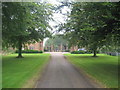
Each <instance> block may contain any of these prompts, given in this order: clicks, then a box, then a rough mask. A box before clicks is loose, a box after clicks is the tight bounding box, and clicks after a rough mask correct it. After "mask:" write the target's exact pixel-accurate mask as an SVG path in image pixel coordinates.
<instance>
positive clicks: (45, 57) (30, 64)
mask: <svg viewBox="0 0 120 90" xmlns="http://www.w3.org/2000/svg"><path fill="white" fill-rule="evenodd" d="M16 56H17V55H16V54H12V55H7V56H3V59H2V64H3V66H2V69H3V72H2V79H3V81H2V83H3V85H2V87H3V88H22V87H27V88H30V87H31V86H34V85H33V84H35V82H36V78H37V77H38V76H39V75H40V72H42V69H43V67H44V66H45V64H47V62H48V61H49V57H50V54H23V56H24V58H15V57H16ZM31 84H32V85H31Z"/></svg>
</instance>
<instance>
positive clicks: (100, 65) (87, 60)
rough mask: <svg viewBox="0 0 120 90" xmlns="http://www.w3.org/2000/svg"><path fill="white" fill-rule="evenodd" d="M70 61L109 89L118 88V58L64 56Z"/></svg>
mask: <svg viewBox="0 0 120 90" xmlns="http://www.w3.org/2000/svg"><path fill="white" fill-rule="evenodd" d="M64 55H65V56H66V57H67V58H68V60H69V61H70V62H71V63H72V64H74V65H75V66H77V67H78V68H80V69H82V70H84V72H85V73H86V74H88V75H90V77H92V78H94V79H95V80H96V81H98V82H99V83H101V84H102V85H104V86H105V87H107V88H118V57H117V56H108V55H104V54H98V57H91V56H92V54H64Z"/></svg>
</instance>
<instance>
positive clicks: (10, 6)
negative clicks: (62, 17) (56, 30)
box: [2, 2, 52, 58]
mask: <svg viewBox="0 0 120 90" xmlns="http://www.w3.org/2000/svg"><path fill="white" fill-rule="evenodd" d="M2 7H3V9H2V11H3V12H2V13H3V14H2V16H3V18H2V21H3V25H2V27H3V46H4V47H13V48H17V49H18V51H19V53H18V58H21V57H22V53H21V51H22V47H23V46H24V45H26V44H27V43H28V44H30V43H35V42H37V41H40V40H43V39H44V38H45V37H49V36H50V32H49V31H48V28H50V26H49V24H48V21H49V20H50V17H51V15H52V12H51V10H50V8H51V6H50V5H48V4H44V3H25V2H24V3H20V2H17V3H15V2H4V3H3V4H2Z"/></svg>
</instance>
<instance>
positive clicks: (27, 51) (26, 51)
mask: <svg viewBox="0 0 120 90" xmlns="http://www.w3.org/2000/svg"><path fill="white" fill-rule="evenodd" d="M16 53H18V50H16ZM22 53H43V51H38V50H22Z"/></svg>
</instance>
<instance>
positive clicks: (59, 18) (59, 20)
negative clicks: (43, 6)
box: [43, 0, 69, 45]
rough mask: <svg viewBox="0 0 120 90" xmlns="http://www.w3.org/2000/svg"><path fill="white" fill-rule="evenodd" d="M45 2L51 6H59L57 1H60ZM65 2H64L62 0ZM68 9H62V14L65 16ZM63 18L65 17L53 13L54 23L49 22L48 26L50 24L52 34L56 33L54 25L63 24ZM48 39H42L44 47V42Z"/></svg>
mask: <svg viewBox="0 0 120 90" xmlns="http://www.w3.org/2000/svg"><path fill="white" fill-rule="evenodd" d="M45 1H47V2H49V3H51V4H52V5H60V4H61V3H60V2H59V1H61V0H45ZM64 1H65V0H64ZM68 10H69V9H68V8H67V7H64V8H63V9H62V13H64V14H66V13H67V11H68ZM65 18H66V16H65V15H62V14H61V13H53V19H54V20H55V21H50V22H49V24H50V26H51V27H52V31H51V32H52V33H53V32H54V34H57V33H58V32H55V31H56V30H57V28H55V27H54V26H56V25H58V24H60V23H65ZM59 33H61V34H62V32H59ZM47 39H48V38H46V39H44V42H43V43H44V45H45V42H46V40H47Z"/></svg>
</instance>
